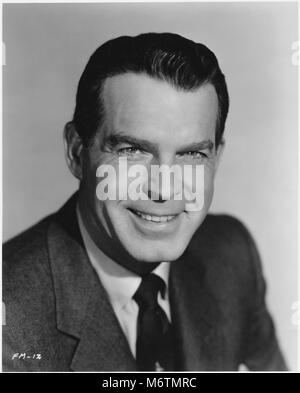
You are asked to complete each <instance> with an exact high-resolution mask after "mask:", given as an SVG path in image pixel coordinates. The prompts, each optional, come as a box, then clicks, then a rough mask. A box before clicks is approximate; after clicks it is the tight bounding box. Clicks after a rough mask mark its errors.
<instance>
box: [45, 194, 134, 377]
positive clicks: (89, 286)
mask: <svg viewBox="0 0 300 393" xmlns="http://www.w3.org/2000/svg"><path fill="white" fill-rule="evenodd" d="M76 200H77V198H76V195H75V196H73V197H72V198H71V199H70V200H69V201H68V202H67V203H66V205H65V206H63V208H62V209H61V210H60V211H59V212H58V213H57V215H56V217H55V220H54V221H53V222H52V223H51V224H50V227H49V231H48V248H49V259H50V264H51V269H52V274H53V282H54V290H55V297H56V316H57V328H58V329H59V330H60V331H61V332H62V333H64V334H67V335H69V336H72V337H74V338H75V339H76V341H77V346H76V350H75V353H74V355H73V359H72V362H71V365H70V368H71V370H74V371H104V370H114V371H115V370H135V369H136V363H135V360H134V358H133V356H132V354H131V351H130V348H129V345H128V343H127V340H126V338H125V336H124V334H123V331H122V329H121V327H120V325H119V322H118V320H117V318H116V316H115V314H114V311H113V309H112V307H111V305H110V302H109V299H108V297H107V294H106V292H105V290H104V288H103V286H102V284H101V282H100V280H99V278H98V276H97V274H96V272H95V271H94V270H93V268H92V266H91V264H90V262H89V260H88V257H87V254H86V252H85V249H84V247H83V243H82V239H81V236H80V231H79V228H78V224H77V219H76V210H75V206H76Z"/></svg>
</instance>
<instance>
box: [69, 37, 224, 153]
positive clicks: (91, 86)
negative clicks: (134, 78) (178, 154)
mask: <svg viewBox="0 0 300 393" xmlns="http://www.w3.org/2000/svg"><path fill="white" fill-rule="evenodd" d="M126 72H134V73H137V74H138V73H142V74H146V75H149V76H151V77H153V78H156V79H160V80H164V81H166V82H168V83H170V84H171V85H172V86H173V87H174V88H176V89H180V90H184V91H193V90H196V89H197V88H199V87H200V86H201V85H203V84H206V83H210V84H212V85H213V86H214V88H215V90H216V93H217V96H218V103H219V110H218V119H217V125H216V140H215V143H216V146H217V145H218V144H219V143H220V141H221V139H222V136H223V133H224V128H225V121H226V117H227V113H228V107H229V96H228V91H227V86H226V81H225V77H224V75H223V73H222V71H221V69H220V67H219V64H218V61H217V58H216V56H215V55H214V53H213V52H212V51H211V50H209V49H208V48H207V47H206V46H205V45H203V44H199V43H195V42H194V41H191V40H189V39H186V38H184V37H181V36H180V35H177V34H172V33H147V34H140V35H138V36H136V37H128V36H122V37H118V38H115V39H112V40H110V41H107V42H106V43H104V44H103V45H102V46H100V47H99V48H98V49H97V50H96V51H95V52H94V53H93V54H92V56H91V57H90V59H89V61H88V63H87V65H86V67H85V69H84V71H83V74H82V76H81V78H80V81H79V84H78V89H77V95H76V107H75V112H74V117H73V123H74V125H75V127H76V130H77V132H78V134H79V136H80V137H81V138H82V140H83V142H84V143H85V144H87V143H88V142H89V141H90V140H91V139H92V138H93V136H94V135H95V133H96V131H97V130H98V129H99V127H100V126H101V124H102V122H103V119H104V105H103V102H102V97H101V96H102V94H101V93H102V87H103V84H104V81H105V79H106V78H108V77H112V76H115V75H119V74H123V73H126Z"/></svg>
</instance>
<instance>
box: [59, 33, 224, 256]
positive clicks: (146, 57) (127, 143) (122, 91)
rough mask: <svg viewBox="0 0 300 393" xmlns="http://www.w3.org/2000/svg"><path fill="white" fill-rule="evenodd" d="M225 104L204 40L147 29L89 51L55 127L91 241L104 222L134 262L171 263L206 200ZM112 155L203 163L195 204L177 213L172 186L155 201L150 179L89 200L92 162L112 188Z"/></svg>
mask: <svg viewBox="0 0 300 393" xmlns="http://www.w3.org/2000/svg"><path fill="white" fill-rule="evenodd" d="M227 112H228V93H227V87H226V83H225V78H224V76H223V74H222V72H221V70H220V68H219V65H218V62H217V59H216V57H215V55H214V54H213V53H212V52H211V51H210V50H209V49H208V48H207V47H205V46H204V45H201V44H196V43H194V42H192V41H190V40H187V39H185V38H183V37H180V36H178V35H174V34H169V33H164V34H154V33H152V34H142V35H139V36H137V37H120V38H117V39H115V40H111V41H109V42H107V43H105V44H104V45H102V46H101V47H100V48H98V49H97V50H96V52H95V53H94V54H93V55H92V56H91V58H90V60H89V62H88V64H87V66H86V68H85V70H84V72H83V74H82V76H81V79H80V82H79V86H78V91H77V97H76V108H75V113H74V118H73V121H72V122H71V123H68V125H67V126H66V129H65V140H66V152H67V161H68V165H69V167H70V169H71V171H72V173H73V174H74V175H75V176H76V177H77V178H78V179H79V180H80V191H79V205H80V211H81V214H82V216H83V220H84V222H85V225H86V227H87V229H88V231H89V233H90V235H91V237H92V238H93V240H94V241H95V242H96V244H98V245H99V246H100V247H101V244H99V242H100V239H99V234H100V231H101V230H103V228H104V230H105V232H106V234H107V235H108V236H109V237H110V238H111V239H112V241H113V242H115V244H118V245H119V246H121V248H122V249H124V252H126V253H128V254H129V255H131V256H132V257H133V259H134V260H136V261H139V262H141V261H143V262H160V261H172V260H176V259H177V258H178V257H179V256H180V255H181V254H182V253H183V252H184V250H185V248H186V247H187V245H188V243H189V241H190V240H191V237H192V236H193V234H194V233H195V231H196V229H197V228H198V227H199V226H200V225H201V223H202V222H203V220H204V218H205V216H206V214H207V211H208V209H209V206H210V204H211V200H212V195H213V182H214V175H215V171H216V167H217V163H218V159H219V156H220V152H221V149H222V145H223V142H222V136H223V132H224V126H225V121H226V117H227ZM120 157H126V159H127V162H128V166H129V167H130V166H132V165H135V164H140V165H143V166H144V167H145V168H147V170H149V171H150V168H151V166H152V165H159V166H160V165H167V166H169V167H171V166H173V165H178V166H180V167H181V168H183V167H184V166H192V167H196V166H197V165H203V167H204V188H203V193H204V206H203V208H202V209H201V210H200V211H187V209H186V201H185V200H184V199H182V200H175V198H174V192H173V194H172V193H171V195H170V198H168V199H164V198H163V197H162V195H161V189H160V185H159V186H158V187H156V186H155V185H153V183H152V182H145V184H143V187H144V192H145V193H146V194H147V195H151V197H152V198H150V197H149V199H148V200H132V199H131V198H130V196H129V197H128V198H127V199H126V200H120V199H117V200H105V201H103V200H102V201H101V200H99V198H98V197H97V195H96V189H97V185H98V184H99V181H101V180H103V179H99V178H97V177H96V173H97V168H98V167H99V166H101V165H111V167H112V168H114V169H115V172H116V179H115V180H117V182H114V183H115V185H114V187H116V188H118V185H117V184H118V177H119V159H120ZM149 176H150V175H149ZM173 191H174V190H173ZM153 194H156V197H155V198H154V199H155V200H153Z"/></svg>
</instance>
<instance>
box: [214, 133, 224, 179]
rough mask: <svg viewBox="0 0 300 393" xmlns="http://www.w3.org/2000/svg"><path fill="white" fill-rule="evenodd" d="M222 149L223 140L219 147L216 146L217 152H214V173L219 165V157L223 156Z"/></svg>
mask: <svg viewBox="0 0 300 393" xmlns="http://www.w3.org/2000/svg"><path fill="white" fill-rule="evenodd" d="M224 148H225V139H223V138H222V139H221V141H220V142H219V145H218V147H217V151H216V161H215V173H216V172H217V170H218V167H219V164H220V161H221V157H222V155H223V151H224Z"/></svg>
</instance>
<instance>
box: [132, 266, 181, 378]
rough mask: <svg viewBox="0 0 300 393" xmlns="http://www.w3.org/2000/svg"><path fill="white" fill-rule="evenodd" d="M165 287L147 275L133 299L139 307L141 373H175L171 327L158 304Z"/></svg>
mask: <svg viewBox="0 0 300 393" xmlns="http://www.w3.org/2000/svg"><path fill="white" fill-rule="evenodd" d="M165 291H166V285H165V283H164V281H163V280H162V279H161V278H160V277H158V276H157V275H156V274H153V273H151V274H147V275H145V276H144V277H143V279H142V282H141V284H140V286H139V288H138V289H137V291H136V293H135V294H134V296H133V299H134V300H135V301H136V303H137V304H138V306H139V314H138V323H137V342H136V361H137V365H138V368H139V370H141V371H163V370H174V345H173V344H174V343H173V334H172V328H171V324H170V322H169V320H168V317H167V316H166V313H165V312H164V310H163V309H162V308H161V307H160V306H159V304H158V302H157V296H158V292H160V293H161V295H162V296H163V297H164V296H165Z"/></svg>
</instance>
